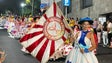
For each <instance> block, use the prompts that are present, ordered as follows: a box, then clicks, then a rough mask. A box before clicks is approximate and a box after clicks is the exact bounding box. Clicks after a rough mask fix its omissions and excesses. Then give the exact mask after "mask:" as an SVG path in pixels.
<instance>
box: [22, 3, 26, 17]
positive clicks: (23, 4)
mask: <svg viewBox="0 0 112 63" xmlns="http://www.w3.org/2000/svg"><path fill="white" fill-rule="evenodd" d="M25 6H26V4H25V3H21V7H22V16H23V11H24V10H23V8H24V7H25Z"/></svg>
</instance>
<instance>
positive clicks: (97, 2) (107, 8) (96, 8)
mask: <svg viewBox="0 0 112 63" xmlns="http://www.w3.org/2000/svg"><path fill="white" fill-rule="evenodd" d="M71 1H72V12H71V13H69V14H68V16H69V17H74V18H75V17H79V18H80V17H85V16H89V17H91V18H98V17H99V15H100V14H105V13H110V12H112V0H93V6H91V7H88V8H85V9H80V0H71Z"/></svg>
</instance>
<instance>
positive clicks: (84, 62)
mask: <svg viewBox="0 0 112 63" xmlns="http://www.w3.org/2000/svg"><path fill="white" fill-rule="evenodd" d="M83 34H85V36H84V35H83ZM86 34H87V32H86V33H85V32H83V31H81V32H80V33H79V37H78V38H77V40H76V42H75V44H74V48H73V49H72V51H71V52H70V54H69V55H68V56H67V59H66V62H65V63H98V60H97V58H96V56H95V55H94V53H93V52H85V53H83V54H82V53H81V52H80V48H83V49H85V50H86V49H88V48H90V47H91V41H90V39H89V38H87V37H86Z"/></svg>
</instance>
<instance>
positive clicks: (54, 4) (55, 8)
mask: <svg viewBox="0 0 112 63" xmlns="http://www.w3.org/2000/svg"><path fill="white" fill-rule="evenodd" d="M53 6H54V8H53V10H54V17H56V13H57V7H56V3H55V2H54V3H53Z"/></svg>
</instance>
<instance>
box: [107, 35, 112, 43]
mask: <svg viewBox="0 0 112 63" xmlns="http://www.w3.org/2000/svg"><path fill="white" fill-rule="evenodd" d="M111 38H112V33H108V42H109V43H108V45H111V44H110V42H111Z"/></svg>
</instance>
